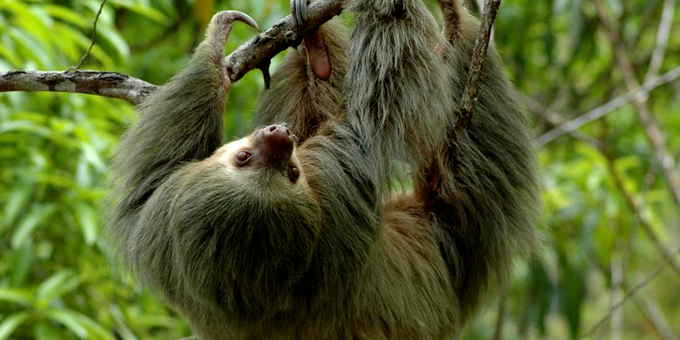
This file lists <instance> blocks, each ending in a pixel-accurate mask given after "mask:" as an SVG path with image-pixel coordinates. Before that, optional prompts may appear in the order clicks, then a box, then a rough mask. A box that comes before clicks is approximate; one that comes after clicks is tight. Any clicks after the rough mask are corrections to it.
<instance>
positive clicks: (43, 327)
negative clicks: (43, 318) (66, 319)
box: [33, 322, 61, 340]
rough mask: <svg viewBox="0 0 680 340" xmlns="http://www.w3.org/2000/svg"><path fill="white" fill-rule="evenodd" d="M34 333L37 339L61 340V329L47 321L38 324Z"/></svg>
mask: <svg viewBox="0 0 680 340" xmlns="http://www.w3.org/2000/svg"><path fill="white" fill-rule="evenodd" d="M33 333H34V334H35V338H36V340H61V337H60V336H59V331H58V330H57V329H55V328H54V327H52V326H51V325H50V324H48V323H46V322H44V323H39V324H37V325H36V326H35V327H34V328H33Z"/></svg>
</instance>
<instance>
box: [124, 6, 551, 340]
mask: <svg viewBox="0 0 680 340" xmlns="http://www.w3.org/2000/svg"><path fill="white" fill-rule="evenodd" d="M292 2H293V8H294V12H295V13H296V15H297V17H296V19H298V20H301V21H304V20H303V19H304V14H305V12H304V9H305V8H306V0H293V1H292ZM439 5H440V8H441V9H442V12H443V14H444V15H443V17H444V30H443V33H440V32H439V28H438V27H437V25H436V22H435V20H434V19H433V17H432V16H431V14H430V13H429V12H428V10H427V9H426V7H425V6H424V4H423V3H421V2H420V0H348V1H347V8H346V10H349V11H353V12H355V13H356V17H355V28H354V32H353V33H352V35H351V37H350V38H349V39H347V38H346V35H345V34H344V27H343V25H342V24H341V23H339V22H337V21H332V22H329V23H327V24H324V25H323V26H321V27H320V28H319V29H318V30H317V31H315V32H313V33H312V34H311V35H310V36H307V37H304V38H303V39H302V41H301V44H300V46H298V47H297V48H296V49H295V50H293V51H292V52H291V53H290V54H289V55H288V57H287V58H286V59H285V61H284V62H283V63H281V65H280V67H279V68H278V69H277V73H275V74H274V76H273V79H272V80H273V82H272V88H271V89H270V90H268V91H265V92H264V94H263V96H262V97H261V99H260V103H259V104H260V106H259V109H258V112H257V113H256V117H255V121H256V122H257V123H259V124H261V125H259V126H265V127H264V128H260V129H257V130H255V131H254V132H253V133H252V134H250V135H249V136H248V137H245V138H243V139H240V140H236V141H233V142H231V143H228V144H226V145H222V143H223V142H222V141H223V110H224V106H225V103H226V97H227V94H228V92H229V90H230V88H231V82H230V78H229V75H228V74H227V73H226V72H227V71H226V70H225V67H224V64H223V59H224V51H223V49H224V44H225V41H226V39H227V37H228V35H229V32H230V30H231V27H232V24H233V22H234V21H235V20H237V21H242V22H244V23H247V24H249V25H251V26H253V27H256V24H255V22H254V21H253V20H252V19H251V18H249V17H248V16H247V15H245V14H243V13H240V12H237V11H223V12H220V13H217V14H216V15H215V16H214V17H213V19H212V21H211V22H210V24H209V25H208V29H207V33H206V37H205V39H204V40H203V42H201V44H200V45H199V46H198V47H197V49H196V51H195V53H194V55H193V57H192V59H191V60H190V62H189V64H188V66H187V67H186V68H185V69H184V70H182V71H181V72H180V73H179V74H178V75H177V76H175V77H173V78H172V79H171V80H170V81H169V82H168V83H167V84H166V85H164V86H162V87H161V88H159V89H158V90H157V91H156V92H155V93H153V94H152V95H151V96H149V97H148V98H147V99H146V100H145V101H144V102H143V103H142V104H140V106H139V113H140V120H139V122H138V123H137V124H135V125H134V126H132V127H131V128H130V130H129V131H128V132H127V133H126V135H125V136H124V137H123V139H122V142H121V144H120V146H119V149H118V154H117V156H116V158H115V161H114V169H113V178H114V188H115V192H114V195H115V198H116V200H117V201H118V203H117V206H116V207H115V209H114V211H113V213H112V216H111V223H110V230H111V232H112V234H113V237H114V239H115V240H116V241H117V249H118V250H119V252H120V254H121V256H122V258H123V260H124V262H125V263H126V264H127V265H128V266H129V267H131V268H132V269H134V271H135V272H136V273H137V275H138V277H139V279H140V280H141V281H142V283H144V284H145V285H146V286H148V287H150V288H151V289H153V290H154V291H155V292H158V293H159V294H161V295H162V296H163V297H164V298H165V299H166V300H167V302H169V303H170V304H171V305H172V306H174V307H175V308H177V309H178V310H179V311H180V312H181V313H182V314H183V315H184V316H185V317H186V318H187V320H188V321H189V323H190V325H191V328H192V330H193V332H194V333H195V334H196V335H197V336H198V338H199V339H204V340H232V339H234V340H236V339H239V340H259V339H277V340H299V339H301V340H324V339H328V340H336V339H338V340H339V339H352V340H356V339H358V340H381V339H384V340H387V339H393V340H443V339H458V338H459V336H460V334H461V331H462V329H463V326H464V324H465V323H466V322H467V321H468V320H469V319H470V317H471V316H472V315H473V313H474V312H475V311H476V310H477V309H478V306H479V304H480V301H481V299H482V297H483V295H484V292H485V291H486V289H487V287H488V286H489V285H490V284H491V283H492V282H493V284H495V285H501V284H503V283H504V281H505V278H507V276H508V273H509V272H510V270H511V268H512V263H513V260H512V259H513V256H515V255H516V254H521V253H526V252H528V251H530V250H531V249H532V248H533V246H534V245H535V244H536V235H535V232H534V228H533V226H532V224H533V222H534V218H535V216H536V211H537V209H538V207H539V203H538V202H539V199H538V189H537V185H536V176H535V166H534V156H533V154H532V151H531V147H530V144H529V133H528V129H527V126H526V124H525V122H524V119H523V116H522V112H521V110H520V106H519V105H518V103H517V100H516V96H515V92H514V90H513V88H512V86H511V85H510V83H509V82H508V81H507V79H506V77H505V75H504V74H503V66H502V64H501V62H500V58H499V57H498V56H497V54H496V52H495V50H494V49H493V46H492V47H490V49H489V57H488V60H487V64H486V66H485V71H484V72H485V73H484V74H483V76H482V79H481V84H480V89H479V96H480V97H479V101H478V104H477V111H476V112H475V116H474V117H473V120H472V121H471V123H470V125H469V126H468V128H467V129H466V131H464V132H463V133H461V134H459V135H455V128H454V125H455V121H456V110H457V107H458V100H459V98H460V97H461V95H462V92H463V87H464V83H465V78H466V76H467V71H466V70H467V68H468V67H469V63H470V55H471V52H472V48H473V46H474V40H475V37H476V34H477V30H478V28H477V27H478V23H477V21H476V19H475V18H474V17H473V16H472V15H471V14H470V13H468V12H467V10H466V9H465V8H463V7H461V5H460V3H459V0H440V1H439ZM281 121H285V122H286V123H287V124H288V125H272V124H275V123H277V122H281ZM296 136H297V137H296ZM404 167H408V168H409V170H410V172H409V173H410V175H409V176H411V178H410V182H411V183H412V185H409V186H406V187H407V188H408V189H402V190H397V189H396V188H395V187H396V186H395V185H393V183H394V182H395V180H399V179H404V177H403V176H404V175H403V174H402V173H403V168H404Z"/></svg>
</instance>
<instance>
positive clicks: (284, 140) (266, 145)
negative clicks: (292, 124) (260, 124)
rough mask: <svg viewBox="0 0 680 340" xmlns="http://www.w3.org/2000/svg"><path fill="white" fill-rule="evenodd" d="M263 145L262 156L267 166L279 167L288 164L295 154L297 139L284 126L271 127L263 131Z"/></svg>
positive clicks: (261, 148)
mask: <svg viewBox="0 0 680 340" xmlns="http://www.w3.org/2000/svg"><path fill="white" fill-rule="evenodd" d="M262 130H263V131H262V145H261V147H260V154H261V155H262V156H263V161H264V163H265V164H268V165H270V166H278V165H279V163H281V162H287V161H288V159H289V158H290V155H291V154H292V153H293V146H294V140H295V137H294V136H293V134H292V133H290V130H289V129H288V128H287V127H285V126H283V125H269V126H267V127H265V128H264V129H262Z"/></svg>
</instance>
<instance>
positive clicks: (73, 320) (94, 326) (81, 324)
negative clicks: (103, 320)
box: [47, 309, 116, 340]
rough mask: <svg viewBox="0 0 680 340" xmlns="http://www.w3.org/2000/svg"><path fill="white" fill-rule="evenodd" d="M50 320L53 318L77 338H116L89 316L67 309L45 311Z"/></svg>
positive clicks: (107, 339) (111, 339) (105, 339)
mask: <svg viewBox="0 0 680 340" xmlns="http://www.w3.org/2000/svg"><path fill="white" fill-rule="evenodd" d="M47 315H48V317H49V318H51V319H52V320H55V321H57V322H59V323H61V324H62V325H64V326H66V328H68V329H70V330H71V331H72V332H73V333H75V334H76V335H77V336H78V337H79V338H83V339H89V338H94V339H103V340H115V339H116V338H115V337H114V336H113V335H112V334H111V333H110V332H108V331H107V330H106V329H105V328H104V327H102V325H100V324H98V323H96V322H95V321H94V320H92V319H90V318H89V317H87V316H85V315H83V314H80V313H77V312H74V311H72V310H67V309H56V310H51V311H48V312H47Z"/></svg>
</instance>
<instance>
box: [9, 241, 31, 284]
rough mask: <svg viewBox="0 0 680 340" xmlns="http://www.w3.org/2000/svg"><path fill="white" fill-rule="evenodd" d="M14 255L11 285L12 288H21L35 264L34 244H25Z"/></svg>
mask: <svg viewBox="0 0 680 340" xmlns="http://www.w3.org/2000/svg"><path fill="white" fill-rule="evenodd" d="M13 255H14V259H13V261H12V266H11V267H10V268H12V271H11V273H10V275H11V276H10V284H11V285H12V287H21V286H23V284H24V281H25V280H26V276H28V272H29V271H30V269H31V265H32V264H33V242H30V241H29V242H25V243H24V244H23V245H22V246H21V247H20V248H19V249H18V250H16V251H15V252H14V254H13Z"/></svg>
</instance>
